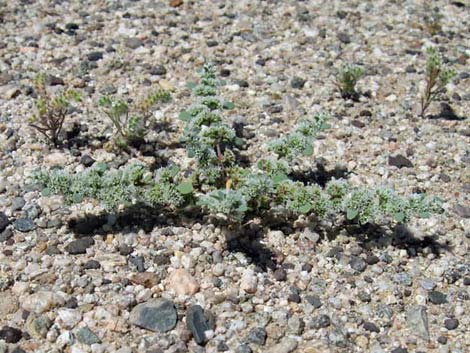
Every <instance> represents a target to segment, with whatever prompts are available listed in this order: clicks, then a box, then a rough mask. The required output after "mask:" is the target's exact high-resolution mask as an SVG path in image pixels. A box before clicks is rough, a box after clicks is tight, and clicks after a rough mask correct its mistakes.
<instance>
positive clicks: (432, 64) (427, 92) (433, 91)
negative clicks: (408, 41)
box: [420, 47, 456, 117]
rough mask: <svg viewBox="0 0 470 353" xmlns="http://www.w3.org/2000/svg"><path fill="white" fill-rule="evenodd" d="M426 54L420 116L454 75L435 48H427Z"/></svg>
mask: <svg viewBox="0 0 470 353" xmlns="http://www.w3.org/2000/svg"><path fill="white" fill-rule="evenodd" d="M426 54H427V61H426V71H425V74H426V78H425V80H426V85H425V88H424V92H423V93H422V95H421V112H420V116H421V117H424V114H425V113H426V110H427V109H428V108H429V105H430V104H431V103H432V102H433V101H434V100H436V99H437V98H438V97H439V95H441V94H442V93H444V92H445V90H446V85H447V84H448V83H450V82H451V81H452V79H453V78H454V77H455V75H456V72H455V70H454V69H452V68H448V67H446V66H445V65H444V64H443V62H442V57H441V55H440V54H439V52H438V51H437V50H436V48H434V47H429V48H427V50H426Z"/></svg>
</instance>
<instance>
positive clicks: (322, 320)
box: [309, 314, 331, 330]
mask: <svg viewBox="0 0 470 353" xmlns="http://www.w3.org/2000/svg"><path fill="white" fill-rule="evenodd" d="M330 325H331V319H330V317H329V316H328V315H326V314H323V315H319V316H316V317H314V318H313V319H312V321H310V323H309V327H311V328H314V329H316V330H318V329H320V328H325V327H328V326H330Z"/></svg>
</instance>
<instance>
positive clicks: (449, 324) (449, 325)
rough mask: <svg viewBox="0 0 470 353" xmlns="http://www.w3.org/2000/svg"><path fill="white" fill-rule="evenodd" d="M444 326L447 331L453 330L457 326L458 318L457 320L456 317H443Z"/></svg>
mask: <svg viewBox="0 0 470 353" xmlns="http://www.w3.org/2000/svg"><path fill="white" fill-rule="evenodd" d="M444 326H445V328H446V329H448V330H449V331H450V330H455V329H456V328H457V327H459V320H457V319H445V320H444Z"/></svg>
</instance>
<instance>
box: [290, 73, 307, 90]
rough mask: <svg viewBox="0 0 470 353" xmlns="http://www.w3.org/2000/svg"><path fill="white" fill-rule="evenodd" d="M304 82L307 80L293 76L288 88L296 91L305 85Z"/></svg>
mask: <svg viewBox="0 0 470 353" xmlns="http://www.w3.org/2000/svg"><path fill="white" fill-rule="evenodd" d="M305 82H307V80H305V79H303V78H301V77H298V76H294V77H293V78H292V81H291V82H290V86H291V87H292V88H297V89H301V88H303V87H304V85H305Z"/></svg>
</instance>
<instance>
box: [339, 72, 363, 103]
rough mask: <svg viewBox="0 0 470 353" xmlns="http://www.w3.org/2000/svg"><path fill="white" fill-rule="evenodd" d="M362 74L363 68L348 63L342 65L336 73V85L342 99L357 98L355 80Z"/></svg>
mask: <svg viewBox="0 0 470 353" xmlns="http://www.w3.org/2000/svg"><path fill="white" fill-rule="evenodd" d="M363 74H364V69H363V68H362V67H359V66H353V65H350V64H345V65H343V66H342V67H341V68H340V70H339V71H338V74H337V75H336V86H337V87H338V89H339V91H340V93H341V96H342V97H343V98H344V99H353V100H357V99H358V98H359V93H358V92H357V91H356V84H357V81H358V80H359V79H360V78H361V77H362V75H363Z"/></svg>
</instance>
